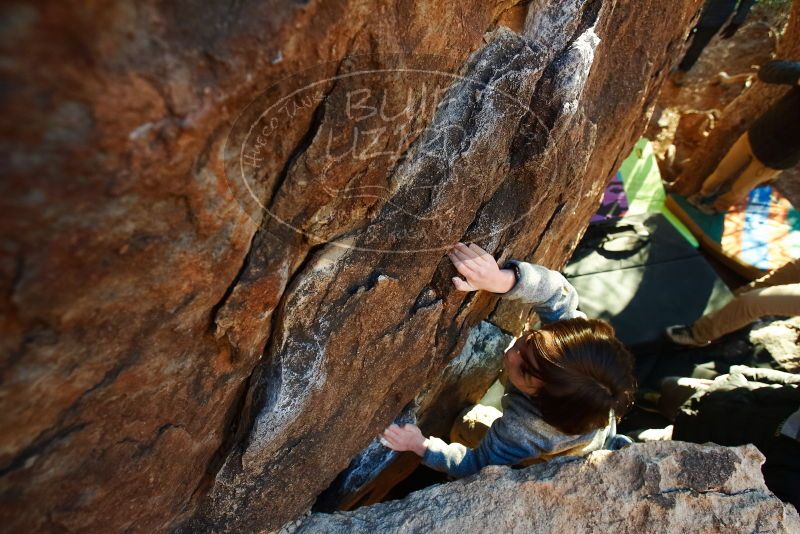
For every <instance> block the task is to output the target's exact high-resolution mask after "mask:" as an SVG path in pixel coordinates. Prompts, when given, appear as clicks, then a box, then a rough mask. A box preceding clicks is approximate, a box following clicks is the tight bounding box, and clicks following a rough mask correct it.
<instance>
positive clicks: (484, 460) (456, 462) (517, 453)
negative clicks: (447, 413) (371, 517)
mask: <svg viewBox="0 0 800 534" xmlns="http://www.w3.org/2000/svg"><path fill="white" fill-rule="evenodd" d="M502 424H503V419H502V417H501V418H500V419H498V420H496V421H495V422H494V424H493V425H492V427H491V428H490V429H489V432H488V433H487V434H486V437H484V438H483V440H482V441H481V442H480V444H479V445H478V447H477V448H475V449H471V448H469V447H465V446H464V445H462V444H461V443H450V444H448V443H445V442H444V441H442V440H441V439H439V438H435V437H430V438H427V439H425V437H424V436H423V435H422V432H421V431H420V430H419V428H417V427H416V426H415V425H405V426H403V427H402V428H401V427H398V426H397V425H392V426H390V427H389V428H387V429H386V431H385V432H384V433H383V435H382V436H381V437H382V440H383V443H384V445H386V446H387V447H389V448H391V449H393V450H396V451H402V450H411V451H414V452H416V453H417V454H418V455H419V456H421V457H422V463H423V464H425V465H426V466H428V467H430V468H431V469H435V470H437V471H441V472H443V473H447V474H449V475H451V476H454V477H465V476H469V475H472V474H474V473H477V472H478V471H480V470H481V469H482V468H483V467H485V466H487V465H515V464H518V463H520V462H521V461H522V460H525V459H529V458H532V457H536V456H538V455H539V454H541V451H539V450H535V451H531V450H528V449H525V448H523V447H520V446H517V445H515V444H511V443H506V442H505V441H504V440H502V439H501V438H500V437H499V436H500V433H499V432H497V431H498V429H499V428H500V427H501V426H502Z"/></svg>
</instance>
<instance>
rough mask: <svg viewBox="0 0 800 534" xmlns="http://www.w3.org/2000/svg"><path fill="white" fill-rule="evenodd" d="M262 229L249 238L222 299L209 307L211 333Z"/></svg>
mask: <svg viewBox="0 0 800 534" xmlns="http://www.w3.org/2000/svg"><path fill="white" fill-rule="evenodd" d="M263 228H264V227H263V226H259V227H258V228H257V229H256V231H255V232H253V235H252V236H251V237H250V244H249V245H248V247H247V253H246V254H245V255H244V258H242V263H241V265H239V270H238V271H236V276H234V277H233V280H231V283H230V284H228V287H226V288H225V292H224V293H223V294H222V297H221V298H220V299H219V301H217V303H216V304H214V305H213V306H212V307H211V312H210V314H209V323H208V330H209V331H210V332H212V333H213V332H214V330H215V329H216V323H217V316H218V315H219V312H220V310H221V309H222V307H223V306H225V303H227V302H228V299H229V298H230V297H231V295H232V294H233V290H234V289H236V286H238V285H239V281H240V280H241V279H242V276H243V275H244V273H245V271H247V268H248V267H249V265H250V257H251V256H252V254H253V247H254V243H255V241H256V238H257V237H258V236H259V234H260V233H261V231H262V230H263ZM234 348H235V347H233V346H231V349H234Z"/></svg>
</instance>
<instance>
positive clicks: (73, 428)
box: [0, 423, 88, 477]
mask: <svg viewBox="0 0 800 534" xmlns="http://www.w3.org/2000/svg"><path fill="white" fill-rule="evenodd" d="M87 426H88V424H87V423H77V424H74V425H70V426H67V427H64V428H62V429H61V430H59V431H58V432H56V433H54V434H52V435H51V436H49V437H47V438H45V439H42V440H37V441H36V442H34V443H33V444H31V445H29V446H27V447H25V448H24V449H22V451H21V452H20V453H19V454H17V455H16V456H15V457H14V458H13V459H12V460H11V461H10V462H9V463H8V464H7V465H6V466H5V467H3V468H0V477H3V476H6V475H7V474H9V473H11V472H13V471H16V470H17V469H20V468H22V467H25V463H26V462H27V461H28V460H29V459H30V458H33V457H35V456H38V455H40V454H42V453H44V452H45V451H47V449H49V448H50V447H52V446H54V445H56V444H57V443H59V442H61V441H63V440H65V439H66V438H67V437H69V436H70V435H71V434H74V433H75V432H80V431H81V430H83V429H84V428H86V427H87Z"/></svg>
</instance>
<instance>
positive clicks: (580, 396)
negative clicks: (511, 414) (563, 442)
mask: <svg viewBox="0 0 800 534" xmlns="http://www.w3.org/2000/svg"><path fill="white" fill-rule="evenodd" d="M541 330H546V331H548V332H550V333H551V334H552V340H546V339H545V336H543V335H542V334H541ZM541 330H538V331H537V330H534V331H529V332H526V333H524V334H523V336H524V337H523V339H524V341H525V342H524V343H522V344H521V351H520V352H521V355H522V365H521V370H522V372H523V373H525V374H528V375H530V376H533V377H534V378H537V379H539V380H541V381H542V384H541V386H540V387H539V388H538V390H537V391H536V392H535V393H533V394H532V395H531V397H532V398H533V399H534V400H535V402H536V404H537V406H538V407H539V409H540V411H541V412H542V417H543V418H544V420H545V421H546V422H547V423H549V424H551V425H553V426H554V427H556V428H558V429H559V430H561V431H562V432H566V433H567V434H584V433H586V432H589V431H591V430H593V429H596V428H602V427H604V426H606V425H607V424H608V415H609V410H614V414H615V415H616V416H617V417H621V416H622V414H624V413H625V412H626V411H627V410H628V408H629V407H630V405H631V404H632V402H633V395H634V390H635V389H636V380H635V378H634V375H633V357H632V356H631V354H630V352H628V350H627V349H626V348H625V346H624V345H623V344H622V342H621V341H619V340H618V339H617V338H616V337H615V335H614V327H612V326H611V325H610V324H609V323H608V322H606V321H602V320H599V319H580V318H579V319H569V320H566V321H558V322H555V323H550V324H547V325H545V326H544V327H543V328H542V329H541Z"/></svg>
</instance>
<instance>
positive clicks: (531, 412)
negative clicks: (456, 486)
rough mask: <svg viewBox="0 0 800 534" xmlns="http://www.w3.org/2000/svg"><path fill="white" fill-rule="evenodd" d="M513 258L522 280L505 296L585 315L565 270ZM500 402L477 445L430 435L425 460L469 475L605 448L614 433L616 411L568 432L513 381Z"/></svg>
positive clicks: (547, 313)
mask: <svg viewBox="0 0 800 534" xmlns="http://www.w3.org/2000/svg"><path fill="white" fill-rule="evenodd" d="M508 264H509V265H510V266H513V267H514V269H515V272H516V275H517V282H516V284H515V285H514V287H513V288H512V289H511V290H510V291H509V292H508V293H504V294H503V295H502V297H503V298H506V299H509V300H521V301H523V302H526V303H530V304H533V308H534V309H535V310H536V313H538V314H539V317H540V318H541V319H542V321H543V322H553V321H560V320H565V319H573V318H576V317H583V318H585V317H586V315H585V314H584V313H583V312H580V311H578V309H577V308H578V295H577V293H576V292H575V288H574V287H572V285H571V284H570V283H569V282H567V280H566V279H565V278H564V277H563V276H562V275H561V274H560V273H558V272H556V271H551V270H550V269H547V268H545V267H542V266H540V265H533V264H530V263H526V262H520V261H516V260H509V262H508ZM501 402H502V406H503V416H502V417H500V418H499V419H496V420H495V421H494V423H493V424H492V426H491V428H490V429H489V431H488V432H487V434H486V436H485V437H484V438H483V440H481V442H480V444H479V445H478V447H477V448H475V449H470V448H467V447H465V446H464V445H462V444H460V443H450V444H447V443H445V442H444V441H442V440H441V439H439V438H435V437H431V438H429V439H428V445H427V450H426V451H425V455H424V456H423V457H422V463H423V464H425V465H427V466H428V467H430V468H432V469H436V470H437V471H443V472H445V473H448V474H450V475H452V476H454V477H464V476H468V475H471V474H473V473H477V472H478V471H480V470H481V468H483V467H484V466H486V465H515V464H519V463H521V462H523V461H525V462H528V461H531V460H535V459H547V458H549V457H550V456H555V455H559V454H566V453H568V454H571V455H583V454H587V453H589V452H591V451H593V450H597V449H601V448H603V446H604V444H605V442H606V440H607V439H608V438H609V437H611V436H613V435H614V433H615V424H614V417H613V414H609V425H608V426H606V427H605V428H602V429H599V430H594V431H592V432H589V433H588V434H583V435H570V434H564V433H563V432H561V431H560V430H558V429H557V428H555V427H553V426H551V425H550V424H548V423H546V422H545V421H544V420H543V419H542V414H541V412H540V411H539V409H538V408H537V407H536V404H535V403H534V401H533V400H532V399H531V398H530V397H529V396H528V395H526V394H524V393H522V392H521V391H519V390H518V389H517V388H515V387H514V386H513V385H512V384H511V382H510V381H509V382H508V385H507V388H506V393H505V395H503V399H502V401H501Z"/></svg>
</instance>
